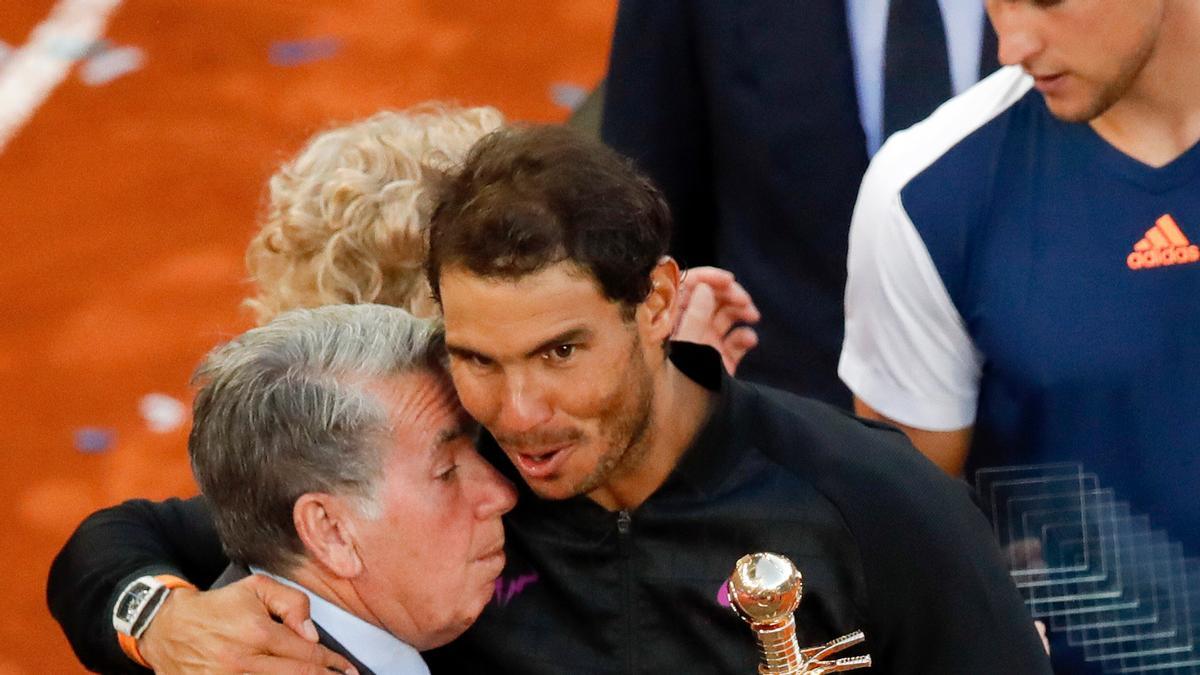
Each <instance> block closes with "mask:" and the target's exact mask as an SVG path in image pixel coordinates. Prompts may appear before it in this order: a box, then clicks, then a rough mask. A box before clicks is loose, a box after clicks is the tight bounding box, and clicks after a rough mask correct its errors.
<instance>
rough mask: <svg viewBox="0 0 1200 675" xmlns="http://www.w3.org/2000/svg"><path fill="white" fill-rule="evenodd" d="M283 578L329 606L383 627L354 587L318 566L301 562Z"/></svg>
mask: <svg viewBox="0 0 1200 675" xmlns="http://www.w3.org/2000/svg"><path fill="white" fill-rule="evenodd" d="M283 576H285V577H287V578H288V579H291V580H292V581H294V582H296V583H298V584H300V585H301V586H303V587H305V588H307V589H308V590H310V591H312V592H313V593H316V594H317V595H319V596H321V597H322V598H325V599H326V600H327V601H329V604H331V605H335V606H337V607H339V608H341V609H343V610H345V611H347V612H349V613H350V614H353V615H354V616H357V617H358V618H360V619H362V620H363V621H366V622H368V623H371V624H374V625H376V626H379V627H380V628H383V627H384V626H383V624H381V623H380V622H379V620H378V619H376V618H375V617H374V615H373V614H372V613H371V610H370V609H369V608H368V607H367V605H366V603H364V602H363V601H362V598H360V597H359V595H358V592H357V591H356V590H355V589H354V585H353V584H351V583H350V581H349V580H347V579H341V578H338V577H336V576H334V575H333V574H331V573H329V572H328V571H327V570H324V569H322V568H321V566H320V565H318V564H316V563H312V562H301V563H299V564H298V565H296V566H295V567H293V568H292V569H290V570H288V572H287V574H284V575H283Z"/></svg>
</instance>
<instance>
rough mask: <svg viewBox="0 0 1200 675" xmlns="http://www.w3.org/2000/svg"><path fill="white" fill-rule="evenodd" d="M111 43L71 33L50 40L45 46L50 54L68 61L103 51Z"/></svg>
mask: <svg viewBox="0 0 1200 675" xmlns="http://www.w3.org/2000/svg"><path fill="white" fill-rule="evenodd" d="M110 46H112V45H111V44H109V42H108V40H104V39H100V40H87V39H83V38H78V37H73V36H69V35H61V36H57V37H54V38H51V39H50V40H48V41H47V42H46V44H45V46H44V47H43V49H44V50H45V52H46V55H48V56H56V57H58V58H60V59H66V60H68V61H78V60H79V59H86V58H88V57H89V56H95V55H96V54H100V53H103V52H104V51H105V50H106V49H108V48H109V47H110Z"/></svg>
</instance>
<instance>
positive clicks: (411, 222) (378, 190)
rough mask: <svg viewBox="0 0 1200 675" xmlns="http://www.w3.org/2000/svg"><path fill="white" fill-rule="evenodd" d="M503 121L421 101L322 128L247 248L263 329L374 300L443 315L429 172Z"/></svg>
mask: <svg viewBox="0 0 1200 675" xmlns="http://www.w3.org/2000/svg"><path fill="white" fill-rule="evenodd" d="M503 124H504V116H503V115H502V114H501V113H500V111H498V110H496V109H494V108H490V107H480V108H457V107H452V106H447V105H442V104H436V103H432V104H423V105H420V106H417V107H414V108H410V109H408V110H404V111H384V112H380V113H377V114H375V115H373V116H371V117H369V118H367V119H365V120H361V121H358V122H354V123H352V124H348V125H346V126H341V127H337V128H334V129H330V130H328V131H324V132H322V133H320V134H317V135H316V136H314V137H313V138H312V139H311V140H310V141H309V142H308V144H307V145H306V146H305V147H304V149H303V150H302V151H301V152H300V154H299V155H297V156H296V157H295V158H294V159H292V160H291V161H289V162H287V163H285V164H284V165H283V166H282V167H280V168H279V170H278V171H277V172H276V173H275V175H273V176H272V177H271V179H270V182H269V186H270V195H269V201H268V208H267V216H266V219H265V221H264V222H263V224H262V228H261V229H260V230H259V232H258V234H256V235H255V237H254V239H253V240H252V241H251V242H250V247H249V249H248V250H247V251H246V267H247V268H248V270H249V272H250V278H251V280H252V281H253V282H254V283H255V285H256V286H257V294H256V295H255V296H254V297H252V298H249V299H247V300H246V302H245V304H246V305H247V306H248V307H250V308H251V309H252V310H253V311H254V313H255V315H256V317H257V319H258V321H259V323H266V322H267V321H270V320H271V319H272V318H273V317H274V316H275V315H276V314H278V313H280V312H282V311H286V310H288V309H293V308H297V307H317V306H320V305H329V304H340V303H363V302H375V303H380V304H387V305H393V306H396V307H401V308H403V309H407V310H408V311H410V312H412V313H413V314H416V315H418V316H429V315H431V314H433V313H435V312H436V311H437V310H436V306H435V305H434V303H433V300H432V297H431V294H430V291H429V287H428V284H427V283H426V281H425V277H424V274H423V268H422V265H423V263H424V261H425V248H426V242H425V234H426V229H427V227H428V223H429V214H430V208H431V204H430V203H429V198H428V195H427V192H426V188H427V183H426V180H427V178H428V175H429V174H430V173H432V172H433V171H444V170H447V169H449V168H451V167H453V166H455V165H456V164H458V163H459V162H460V161H461V160H462V158H463V157H464V156H465V155H466V153H467V150H468V149H470V147H471V146H472V145H473V144H474V143H475V141H476V140H478V139H479V138H480V137H482V136H484V135H485V134H487V133H488V132H491V131H494V130H496V129H498V128H500V127H501V126H503Z"/></svg>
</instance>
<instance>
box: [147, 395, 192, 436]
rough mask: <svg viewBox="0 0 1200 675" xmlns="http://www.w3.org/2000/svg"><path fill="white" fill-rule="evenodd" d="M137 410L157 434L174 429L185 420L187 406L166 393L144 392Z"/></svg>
mask: <svg viewBox="0 0 1200 675" xmlns="http://www.w3.org/2000/svg"><path fill="white" fill-rule="evenodd" d="M138 412H140V413H141V414H142V419H143V420H145V421H146V426H147V427H149V428H150V431H153V432H154V433H157V434H165V433H168V432H171V431H174V430H176V429H178V428H179V427H181V426H183V423H184V422H186V421H187V406H185V405H183V404H182V403H180V402H179V401H177V400H175V399H173V398H171V397H170V396H167V395H166V394H146V395H145V396H143V397H142V400H141V401H139V402H138Z"/></svg>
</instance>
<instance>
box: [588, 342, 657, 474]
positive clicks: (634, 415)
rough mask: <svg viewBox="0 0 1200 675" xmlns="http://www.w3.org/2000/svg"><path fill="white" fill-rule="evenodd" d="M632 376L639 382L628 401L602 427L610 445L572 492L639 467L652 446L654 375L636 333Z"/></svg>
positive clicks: (602, 438) (603, 439) (631, 354)
mask: <svg viewBox="0 0 1200 675" xmlns="http://www.w3.org/2000/svg"><path fill="white" fill-rule="evenodd" d="M627 365H628V369H627V370H626V371H625V372H627V373H629V376H628V379H630V380H633V381H634V382H635V385H634V387H635V388H631V389H632V392H631V394H630V395H629V396H628V398H626V399H625V400H626V401H628V405H627V406H624V407H622V408H621V409H620V411H619V413H618V414H617V415H616V416H615V417H614V418H613V419H612V421H611V422H610V423H608V424H605V425H603V426H602V427H601V429H600V439H599V440H600V442H601V443H603V444H604V445H605V447H606V450H605V451H604V454H602V455H601V456H600V458H599V460H598V461H597V462H596V466H595V468H593V469H592V471H591V472H590V473H588V475H587V476H585V477H584V478H583V480H581V481H580V482H579V484H578V485H576V487H575V489H573V490H571V495H572V496H578V495H584V494H588V493H591V492H593V491H595V490H597V489H598V488H601V487H603V486H604V485H606V484H608V483H609V482H610V481H611V480H612V479H613V478H614V477H617V476H620V475H623V474H628V473H630V472H633V471H636V470H637V468H638V467H639V466H641V464H642V461H643V460H644V459H645V458H646V454H647V453H648V452H649V450H650V446H651V444H652V442H653V438H654V434H653V431H652V429H651V420H652V419H653V417H654V415H653V412H654V384H653V376H652V375H651V373H650V371H649V368H647V366H646V363H645V361H644V360H643V358H642V350H641V340H640V338H638V337H637V336H636V335H635V337H634V340H633V343H632V345H631V346H630V352H629V359H628V363H627Z"/></svg>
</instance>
